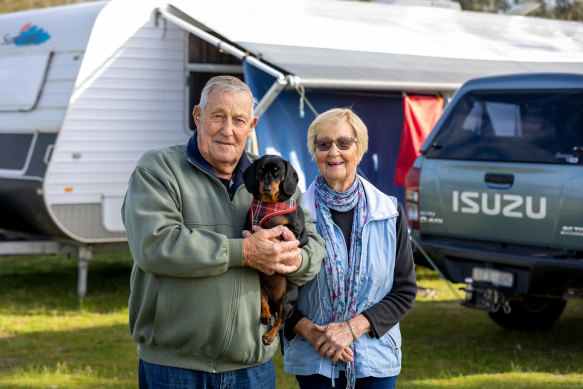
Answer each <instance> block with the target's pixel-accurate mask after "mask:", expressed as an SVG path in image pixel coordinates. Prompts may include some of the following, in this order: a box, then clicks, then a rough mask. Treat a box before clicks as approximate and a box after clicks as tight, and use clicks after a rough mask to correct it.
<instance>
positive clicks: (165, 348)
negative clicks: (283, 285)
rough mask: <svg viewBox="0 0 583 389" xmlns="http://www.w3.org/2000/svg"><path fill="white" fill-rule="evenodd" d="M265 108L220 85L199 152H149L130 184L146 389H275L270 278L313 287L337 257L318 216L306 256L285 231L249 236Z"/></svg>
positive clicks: (196, 139)
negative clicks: (263, 315)
mask: <svg viewBox="0 0 583 389" xmlns="http://www.w3.org/2000/svg"><path fill="white" fill-rule="evenodd" d="M253 103H254V98H253V96H252V94H251V91H250V90H249V87H248V86H247V85H246V84H245V83H243V82H242V81H240V80H239V79H237V78H235V77H229V76H219V77H214V78H212V79H211V80H210V81H209V82H208V83H207V84H206V86H205V88H204V90H203V91H202V94H201V98H200V102H199V105H197V106H196V107H195V108H194V112H193V115H194V120H195V123H196V127H197V130H196V132H195V133H194V134H193V136H192V137H191V139H190V140H189V142H188V143H187V144H181V145H175V146H170V147H165V148H161V149H156V150H150V151H148V152H146V153H145V154H144V156H143V157H142V158H141V159H140V161H139V162H138V164H137V166H136V168H135V170H134V172H133V173H132V176H131V178H130V181H129V186H128V191H127V194H126V197H125V201H124V205H123V208H122V216H123V220H124V225H125V228H126V232H127V237H128V242H129V245H130V250H131V253H132V256H133V258H134V266H133V269H132V274H131V281H130V286H131V295H130V301H129V324H130V331H131V334H132V337H133V338H134V340H135V341H136V342H137V343H138V356H139V359H140V363H139V385H140V388H170V387H172V388H205V387H213V388H219V387H220V388H223V387H236V388H247V387H248V388H274V387H275V369H274V366H273V362H272V361H271V357H272V356H273V355H274V353H275V351H276V350H277V344H278V342H273V343H272V344H271V345H269V346H265V345H264V344H263V343H262V341H261V336H262V335H263V333H264V332H265V328H264V326H262V325H261V324H260V321H259V317H260V286H259V272H258V270H259V271H262V272H265V273H267V274H273V273H274V272H278V273H282V274H286V275H287V277H288V279H289V280H290V281H291V282H293V283H295V284H297V285H302V284H304V283H306V282H307V281H309V280H311V279H312V278H314V277H315V276H316V274H317V273H318V271H319V270H320V266H321V260H322V258H323V257H324V255H325V249H324V246H323V240H322V239H321V238H320V237H319V236H318V235H317V233H316V229H315V226H314V224H313V223H312V221H311V220H312V217H311V216H309V215H307V216H306V218H305V219H306V230H307V232H308V236H309V242H308V244H307V245H305V246H303V247H302V248H301V249H300V248H299V247H298V245H299V242H298V241H297V240H296V239H295V238H294V236H293V234H292V233H291V232H290V231H289V230H288V229H287V228H284V227H281V226H279V227H275V228H273V229H270V230H261V229H259V230H257V231H255V232H254V233H253V234H246V235H245V236H247V237H245V238H243V237H242V236H243V235H242V233H243V226H244V223H245V217H246V214H247V211H248V209H249V206H250V204H251V200H252V198H251V194H250V193H248V192H247V191H246V190H245V187H244V184H243V180H242V173H243V171H244V170H245V169H246V168H247V167H248V166H249V165H250V164H251V162H250V159H252V158H253V157H252V156H251V155H249V154H247V153H245V151H244V146H245V143H246V141H247V140H248V139H249V137H250V136H251V133H252V131H253V129H254V127H255V124H256V123H257V117H255V116H254V115H253ZM295 197H296V198H297V199H298V200H300V201H301V193H300V192H299V190H298V191H297V192H296V196H295ZM306 212H307V211H306ZM280 237H281V238H282V239H281V240H279V238H280Z"/></svg>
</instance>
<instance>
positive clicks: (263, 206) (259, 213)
mask: <svg viewBox="0 0 583 389" xmlns="http://www.w3.org/2000/svg"><path fill="white" fill-rule="evenodd" d="M297 207H298V204H297V203H296V200H295V199H294V198H293V197H290V198H289V200H287V201H281V202H278V203H266V202H264V201H261V200H257V199H255V198H254V199H253V201H252V202H251V215H250V217H251V224H252V225H254V226H262V225H263V223H265V222H266V221H267V220H269V219H271V218H272V217H274V216H277V215H284V214H286V213H290V212H293V211H295V210H296V208H297Z"/></svg>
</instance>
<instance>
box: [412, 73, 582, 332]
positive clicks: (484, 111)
mask: <svg viewBox="0 0 583 389" xmlns="http://www.w3.org/2000/svg"><path fill="white" fill-rule="evenodd" d="M420 153H421V155H420V156H419V157H418V158H417V159H416V160H415V163H414V165H413V167H412V168H411V170H409V172H408V175H407V179H406V181H407V183H406V208H407V215H408V221H409V226H410V228H411V237H412V240H413V241H414V243H417V244H418V247H419V249H418V250H416V253H415V256H416V258H418V261H419V262H420V263H421V264H427V262H429V263H433V264H434V265H435V266H436V267H437V268H438V270H439V271H440V273H441V274H443V275H444V277H446V278H447V279H448V280H449V281H451V282H454V283H465V284H466V286H465V288H462V289H464V290H465V292H466V297H465V301H464V302H463V304H464V305H465V306H467V307H469V308H477V309H482V310H485V311H487V312H488V315H489V316H490V318H491V319H492V320H493V321H494V322H495V323H496V324H498V325H500V326H501V327H504V328H506V329H515V330H520V331H537V330H546V329H549V328H551V327H552V325H553V324H554V322H555V321H556V320H557V319H558V318H559V317H560V315H561V313H562V312H563V310H564V307H565V304H566V301H567V300H569V299H575V298H581V297H582V296H583V73H582V74H563V73H561V74H559V73H552V74H551V73H538V74H516V75H502V76H492V77H485V78H479V79H474V80H470V81H468V82H467V83H465V84H464V85H463V86H462V87H461V88H460V89H459V90H458V91H457V92H456V93H455V95H454V96H453V98H452V100H451V101H450V103H449V104H448V105H447V107H446V109H445V110H444V113H443V115H442V116H441V118H440V120H439V121H438V122H437V123H436V125H435V127H434V129H433V130H432V132H431V133H430V134H429V136H428V137H427V139H426V140H425V142H424V144H423V146H422V148H421V150H420ZM420 253H423V254H425V255H427V256H428V257H429V259H430V260H429V261H427V260H424V259H423V257H422V256H421V255H420Z"/></svg>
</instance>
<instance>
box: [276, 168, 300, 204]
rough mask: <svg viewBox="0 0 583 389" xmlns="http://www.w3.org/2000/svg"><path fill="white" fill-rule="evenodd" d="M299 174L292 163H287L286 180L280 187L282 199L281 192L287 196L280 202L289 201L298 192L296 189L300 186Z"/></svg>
mask: <svg viewBox="0 0 583 389" xmlns="http://www.w3.org/2000/svg"><path fill="white" fill-rule="evenodd" d="M298 181H299V178H298V173H297V172H296V169H294V168H293V166H292V165H291V163H289V162H288V161H285V179H284V180H283V183H282V184H281V185H280V195H279V196H280V198H281V197H282V195H281V192H283V193H284V194H285V196H284V197H285V199H282V200H280V201H284V200H287V199H289V198H290V197H291V196H292V195H293V194H294V193H295V191H296V187H297V186H298Z"/></svg>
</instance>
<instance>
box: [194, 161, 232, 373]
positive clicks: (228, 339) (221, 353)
mask: <svg viewBox="0 0 583 389" xmlns="http://www.w3.org/2000/svg"><path fill="white" fill-rule="evenodd" d="M186 159H188V162H190V164H191V165H192V166H193V167H195V168H197V169H198V170H200V171H201V172H203V173H204V174H206V175H207V176H209V177H210V179H211V180H214V181H215V183H217V184H218V185H219V186H220V187H221V188H222V189H223V193H225V195H227V198H228V199H229V203H230V205H231V225H233V226H234V223H233V222H234V220H233V216H234V215H235V209H234V208H235V207H234V205H233V201H232V200H231V198H230V196H229V192H228V191H227V189H226V188H225V186H224V185H223V183H222V182H220V181H219V179H218V178H216V177H213V176H212V175H211V174H209V173H208V172H207V171H205V170H204V169H201V168H200V167H198V166H197V165H196V164H195V163H194V162H192V161H191V160H190V158H186ZM238 190H239V188H237V190H236V191H235V194H234V195H233V199H234V198H235V195H236V194H237V193H236V192H237V191H238ZM233 235H234V231H233ZM238 301H239V273H235V284H234V286H233V304H231V310H230V312H229V319H228V321H227V323H228V326H227V330H226V334H227V336H226V338H225V341H224V342H223V344H222V346H221V349H220V351H219V353H218V354H217V358H216V359H215V361H214V363H213V373H216V371H217V366H218V364H219V362H220V360H221V359H222V358H223V356H224V355H225V353H226V351H227V348H228V347H229V345H230V344H231V338H232V337H233V325H234V322H235V320H234V317H235V313H236V312H237V307H238V305H237V303H238Z"/></svg>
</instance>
